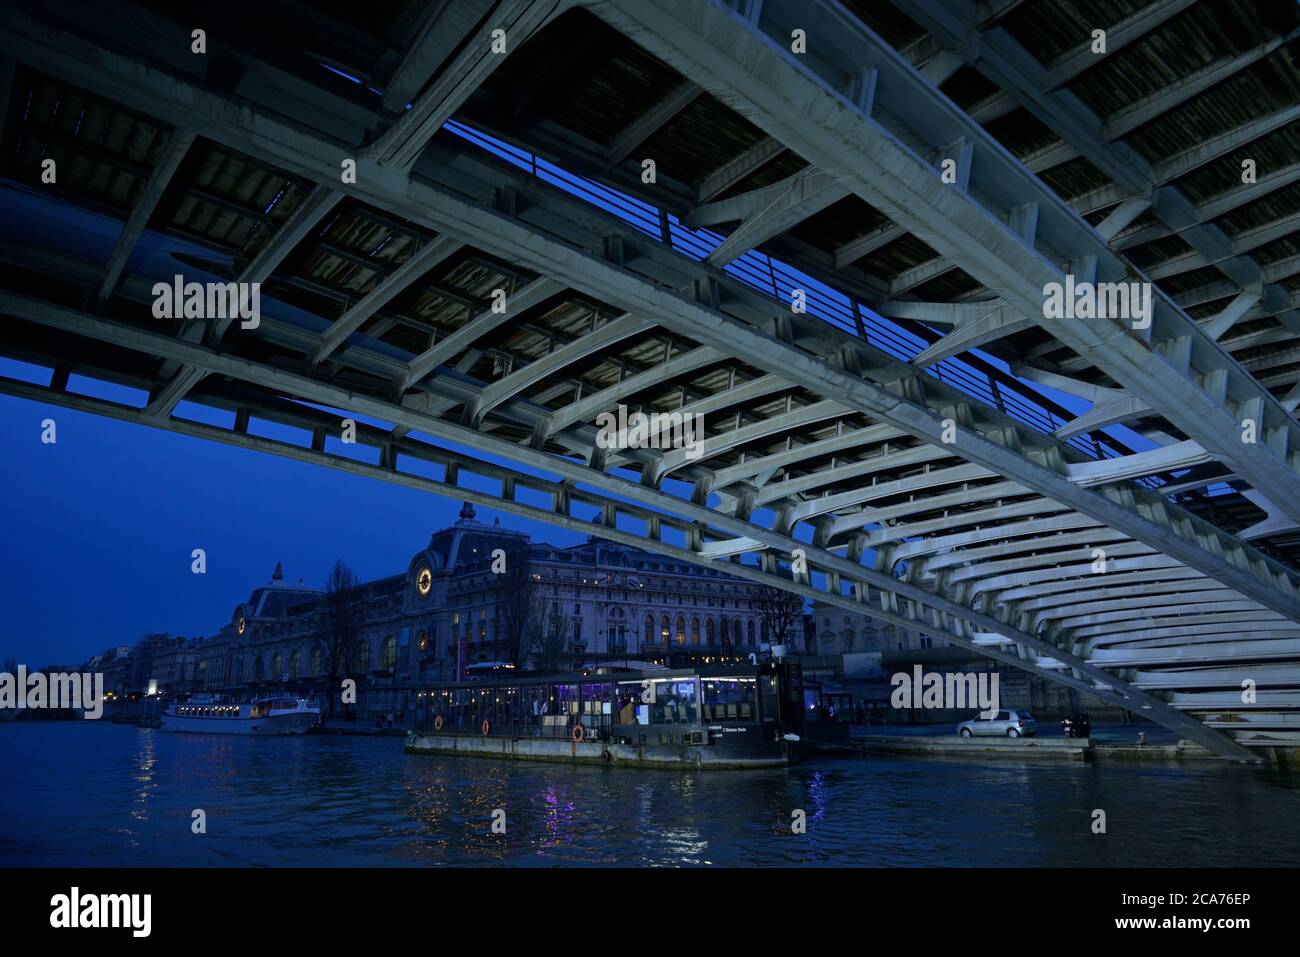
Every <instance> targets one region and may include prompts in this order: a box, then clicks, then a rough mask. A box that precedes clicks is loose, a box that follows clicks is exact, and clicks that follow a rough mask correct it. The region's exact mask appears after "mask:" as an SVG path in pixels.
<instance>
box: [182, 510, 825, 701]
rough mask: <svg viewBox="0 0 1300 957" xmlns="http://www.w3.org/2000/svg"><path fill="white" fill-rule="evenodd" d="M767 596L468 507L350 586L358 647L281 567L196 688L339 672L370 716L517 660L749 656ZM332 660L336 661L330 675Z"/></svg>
mask: <svg viewBox="0 0 1300 957" xmlns="http://www.w3.org/2000/svg"><path fill="white" fill-rule="evenodd" d="M494 554H495V555H496V556H498V557H499V556H500V555H501V554H507V555H511V556H519V557H521V558H523V559H524V561H525V562H526V567H525V569H523V570H521V573H518V574H509V573H507V574H501V573H500V572H499V570H494ZM521 588H524V589H526V590H527V592H528V606H529V615H528V617H529V623H528V626H527V628H526V629H523V634H522V637H517V638H516V639H515V641H514V642H512V640H511V635H510V631H511V629H510V627H509V619H510V617H511V615H510V611H509V608H508V606H509V604H510V602H511V601H518V595H517V592H518V590H519V589H521ZM759 594H760V586H759V585H756V584H754V583H752V582H749V581H747V580H745V579H742V578H737V577H735V576H732V575H728V574H726V573H725V572H723V571H720V570H718V569H715V568H710V567H705V566H699V565H693V564H689V563H686V562H678V561H674V560H672V559H669V558H665V557H663V556H660V555H656V554H653V553H650V552H645V551H641V550H638V549H630V548H626V547H624V546H621V545H616V544H612V543H610V542H607V541H604V540H601V539H599V538H595V537H593V538H591V539H589V540H588V541H587V542H585V543H583V544H581V545H576V546H571V547H557V546H553V545H547V544H543V543H536V542H531V541H530V540H529V539H528V536H527V535H525V534H524V533H522V532H517V531H513V530H510V529H507V528H505V527H503V526H501V525H500V524H498V523H493V524H488V523H484V522H480V521H478V520H477V519H476V517H475V514H474V509H473V507H472V506H470V505H468V504H467V505H466V506H465V507H464V508H463V509H462V510H461V514H460V519H459V521H457V522H456V523H455V524H454V525H452V526H451V527H449V528H446V529H443V530H442V531H439V532H436V533H435V534H434V535H433V536H432V537H431V539H430V540H429V544H428V545H427V546H426V547H425V548H423V549H421V550H420V551H418V552H416V553H415V554H414V555H413V556H411V558H410V560H409V561H408V563H407V567H406V570H405V571H404V572H403V573H401V574H398V575H393V576H390V577H388V578H381V579H378V580H375V581H371V582H368V583H365V584H362V585H360V586H358V587H357V589H355V592H354V593H352V601H353V602H354V603H355V607H356V609H357V614H356V616H355V620H356V627H355V634H354V635H353V636H352V637H351V638H350V639H347V643H348V645H349V646H350V647H348V648H340V640H341V639H340V638H339V629H337V628H336V627H335V626H334V624H333V622H334V621H335V620H336V619H335V618H333V617H332V606H331V604H330V598H329V596H327V595H326V594H325V593H324V592H323V591H322V590H321V589H318V588H312V587H308V586H306V585H303V584H302V583H299V584H296V585H294V584H290V583H288V582H286V581H285V579H284V575H283V573H282V570H281V569H280V567H279V566H277V567H276V571H275V574H274V575H273V576H272V579H271V581H270V582H268V583H267V584H265V585H262V586H259V587H258V588H255V589H253V591H252V593H251V594H250V595H249V597H248V599H247V600H246V601H242V602H240V603H238V604H237V605H236V606H235V607H234V609H233V610H232V613H231V617H230V620H229V621H228V622H227V623H226V624H225V625H223V626H222V628H221V629H220V631H219V633H218V634H217V635H215V636H214V637H212V638H209V639H205V640H203V641H201V642H200V643H198V645H197V662H196V664H195V666H194V669H193V678H194V680H193V686H194V687H195V688H196V689H199V690H206V691H226V690H233V689H243V688H261V689H269V688H272V687H275V686H280V687H286V688H287V687H297V688H303V689H307V688H321V687H323V686H324V684H325V681H326V679H329V678H330V676H331V674H333V675H335V677H339V676H352V677H355V678H356V679H357V681H358V687H359V688H361V689H363V690H366V691H368V692H369V693H370V697H371V705H370V706H369V707H367V708H365V710H375V708H376V707H378V708H380V709H389V708H393V707H400V706H401V703H402V702H403V701H404V700H406V695H405V694H398V695H393V694H386V693H385V689H389V690H396V689H411V688H415V687H418V686H420V685H421V684H423V683H427V682H430V681H450V680H457V679H458V678H459V677H461V676H463V674H464V672H465V669H466V668H467V667H469V666H470V665H472V664H475V663H480V662H491V661H509V660H512V659H517V661H518V663H519V664H520V666H521V667H531V668H538V669H544V670H560V669H566V668H572V667H580V666H582V665H585V664H589V663H596V662H599V661H608V660H614V659H619V658H637V659H649V660H657V659H662V658H663V657H664V656H665V654H666V653H668V652H673V653H674V656H675V657H676V658H679V659H680V658H692V657H694V658H698V659H699V660H705V659H711V658H716V657H722V656H746V655H748V654H750V653H754V654H757V653H758V652H759V651H760V650H761V649H762V648H763V647H764V646H765V645H766V644H767V642H768V637H769V636H768V635H767V628H766V627H765V625H764V623H763V615H762V611H761V602H760V600H759ZM795 627H797V628H802V622H797V623H796V626H795ZM518 633H519V630H518V629H516V634H517V635H518ZM513 645H518V646H519V648H518V654H515V653H513V652H514V651H515V649H514V647H513ZM334 655H338V656H339V657H340V666H339V667H338V668H336V669H334V670H331V660H332V656H334ZM344 659H346V660H344ZM376 702H378V704H376Z"/></svg>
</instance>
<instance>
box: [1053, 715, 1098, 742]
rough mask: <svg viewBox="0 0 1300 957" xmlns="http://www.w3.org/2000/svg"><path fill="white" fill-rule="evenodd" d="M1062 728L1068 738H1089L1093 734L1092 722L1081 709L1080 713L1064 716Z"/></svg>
mask: <svg viewBox="0 0 1300 957" xmlns="http://www.w3.org/2000/svg"><path fill="white" fill-rule="evenodd" d="M1061 730H1062V731H1064V732H1065V736H1066V737H1067V738H1087V737H1089V736H1091V735H1092V722H1090V721H1089V720H1088V716H1087V715H1086V714H1084V713H1083V712H1082V711H1080V712H1079V713H1078V714H1069V715H1066V716H1065V717H1064V718H1062V719H1061Z"/></svg>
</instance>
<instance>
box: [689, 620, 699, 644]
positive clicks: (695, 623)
mask: <svg viewBox="0 0 1300 957" xmlns="http://www.w3.org/2000/svg"><path fill="white" fill-rule="evenodd" d="M699 643H700V620H699V619H698V618H694V617H692V618H691V644H693V645H698V644H699Z"/></svg>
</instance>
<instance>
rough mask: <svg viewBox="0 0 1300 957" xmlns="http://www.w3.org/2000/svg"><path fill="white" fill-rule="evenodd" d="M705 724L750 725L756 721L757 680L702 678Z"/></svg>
mask: <svg viewBox="0 0 1300 957" xmlns="http://www.w3.org/2000/svg"><path fill="white" fill-rule="evenodd" d="M700 687H701V690H702V692H703V696H704V720H705V722H706V723H707V722H711V721H713V722H716V721H727V722H731V723H750V722H754V721H757V720H758V680H757V679H755V678H702V679H701V680H700Z"/></svg>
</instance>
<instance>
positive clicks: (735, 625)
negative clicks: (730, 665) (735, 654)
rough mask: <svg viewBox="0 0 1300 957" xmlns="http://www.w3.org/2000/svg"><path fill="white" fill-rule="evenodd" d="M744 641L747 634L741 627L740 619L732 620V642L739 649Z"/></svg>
mask: <svg viewBox="0 0 1300 957" xmlns="http://www.w3.org/2000/svg"><path fill="white" fill-rule="evenodd" d="M744 639H745V632H744V630H743V629H742V628H741V627H740V619H739V618H733V619H731V640H732V641H733V642H734V643H735V644H736V646H737V647H739V646H740V643H741V642H742V641H744Z"/></svg>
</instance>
